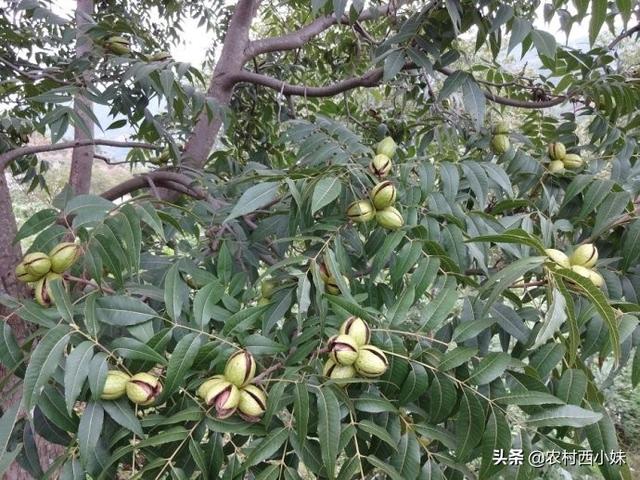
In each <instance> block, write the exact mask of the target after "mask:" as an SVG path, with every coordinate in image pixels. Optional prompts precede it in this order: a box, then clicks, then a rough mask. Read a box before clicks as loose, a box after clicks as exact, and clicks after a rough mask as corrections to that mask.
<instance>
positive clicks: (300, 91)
mask: <svg viewBox="0 0 640 480" xmlns="http://www.w3.org/2000/svg"><path fill="white" fill-rule="evenodd" d="M414 68H417V66H416V64H415V63H413V62H409V63H406V64H405V65H404V66H403V67H402V69H403V70H410V69H414ZM438 71H439V72H441V73H444V74H445V75H451V74H452V73H454V70H451V69H449V68H440V69H438ZM383 75H384V68H382V67H378V68H374V69H373V70H370V71H368V72H367V73H365V74H364V75H361V76H359V77H352V78H348V79H346V80H341V81H339V82H336V83H332V84H330V85H325V86H323V87H310V86H306V85H293V84H290V83H287V82H283V81H282V80H278V79H277V78H273V77H270V76H268V75H263V74H260V73H255V72H250V71H248V70H243V71H242V72H240V73H238V74H236V75H234V76H233V81H234V83H241V82H247V83H253V84H255V85H262V86H264V87H268V88H271V89H273V90H276V91H277V92H280V93H282V94H283V95H298V96H305V97H331V96H334V95H337V94H339V93H342V92H346V91H348V90H353V89H354V88H359V87H375V86H376V85H379V84H380V80H382V77H383ZM482 93H483V94H484V96H485V97H486V98H487V100H490V101H492V102H495V103H499V104H502V105H508V106H511V107H517V108H549V107H554V106H556V105H560V104H561V103H562V102H564V101H565V100H567V99H568V98H569V97H570V95H568V96H561V97H558V98H554V99H553V100H548V101H544V102H531V101H527V100H516V99H512V98H507V97H501V96H499V95H495V94H493V93H491V92H489V91H486V90H483V91H482Z"/></svg>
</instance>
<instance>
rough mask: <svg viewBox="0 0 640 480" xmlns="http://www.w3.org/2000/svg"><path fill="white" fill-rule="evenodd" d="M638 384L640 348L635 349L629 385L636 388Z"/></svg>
mask: <svg viewBox="0 0 640 480" xmlns="http://www.w3.org/2000/svg"><path fill="white" fill-rule="evenodd" d="M639 383H640V347H636V353H635V354H634V356H633V364H632V367H631V385H632V386H633V388H636V387H637V386H638V384H639Z"/></svg>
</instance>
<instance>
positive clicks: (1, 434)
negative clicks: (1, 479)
mask: <svg viewBox="0 0 640 480" xmlns="http://www.w3.org/2000/svg"><path fill="white" fill-rule="evenodd" d="M19 412H20V402H15V403H14V404H13V405H11V406H10V407H9V408H7V409H6V410H5V411H4V413H3V415H2V418H0V458H2V457H4V455H5V454H6V453H7V447H8V445H9V439H10V438H11V433H12V432H13V428H14V426H15V424H16V420H17V419H18V413H19ZM0 473H1V472H0Z"/></svg>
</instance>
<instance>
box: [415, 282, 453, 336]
mask: <svg viewBox="0 0 640 480" xmlns="http://www.w3.org/2000/svg"><path fill="white" fill-rule="evenodd" d="M456 288H457V283H456V279H455V278H454V277H453V276H452V275H450V276H447V279H446V280H445V283H444V286H443V287H442V289H441V290H440V291H439V292H438V294H437V296H436V297H435V298H434V299H433V300H432V301H431V302H430V303H429V304H428V305H427V307H426V308H425V312H424V314H423V315H422V317H421V319H420V323H421V324H422V325H423V326H422V327H421V328H420V329H419V331H431V330H437V329H439V328H440V326H441V325H442V322H444V321H445V319H446V318H447V316H448V315H449V313H451V310H453V307H454V306H455V304H456V301H457V300H458V292H457V290H456Z"/></svg>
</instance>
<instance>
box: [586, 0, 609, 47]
mask: <svg viewBox="0 0 640 480" xmlns="http://www.w3.org/2000/svg"><path fill="white" fill-rule="evenodd" d="M606 19H607V0H591V20H590V21H589V45H591V46H593V44H594V43H595V42H596V38H598V33H600V29H601V28H602V25H604V22H605V20H606Z"/></svg>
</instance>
